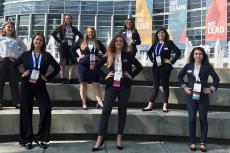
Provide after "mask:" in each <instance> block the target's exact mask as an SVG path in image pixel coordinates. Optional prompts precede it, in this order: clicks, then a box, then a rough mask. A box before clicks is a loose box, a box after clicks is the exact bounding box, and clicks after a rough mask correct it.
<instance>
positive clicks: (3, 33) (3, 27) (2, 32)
mask: <svg viewBox="0 0 230 153" xmlns="http://www.w3.org/2000/svg"><path fill="white" fill-rule="evenodd" d="M7 25H11V26H13V27H14V32H13V33H12V34H11V37H12V38H16V32H15V24H14V22H12V21H5V22H4V23H3V26H2V31H1V35H2V36H6V31H5V30H4V29H5V27H6V26H7Z"/></svg>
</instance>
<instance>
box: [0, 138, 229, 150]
mask: <svg viewBox="0 0 230 153" xmlns="http://www.w3.org/2000/svg"><path fill="white" fill-rule="evenodd" d="M94 143H95V140H81V141H51V142H50V145H49V148H48V149H46V150H42V149H41V148H39V147H38V146H34V148H33V150H32V151H28V150H25V148H24V147H21V146H20V145H18V142H7V143H0V148H1V153H28V152H30V153H31V152H32V153H89V152H91V151H90V150H91V149H92V147H93V146H94ZM198 147H199V146H198ZM207 147H208V152H209V153H229V152H230V146H229V145H226V144H218V143H216V142H215V143H208V146H207ZM121 152H122V153H150V152H152V153H191V151H190V149H189V144H188V141H186V142H174V141H126V140H125V141H124V149H123V150H122V151H121V150H118V149H117V148H116V142H115V141H114V140H112V141H111V140H110V141H107V140H106V141H104V145H103V147H102V149H101V150H100V151H98V153H121ZM198 152H199V151H198Z"/></svg>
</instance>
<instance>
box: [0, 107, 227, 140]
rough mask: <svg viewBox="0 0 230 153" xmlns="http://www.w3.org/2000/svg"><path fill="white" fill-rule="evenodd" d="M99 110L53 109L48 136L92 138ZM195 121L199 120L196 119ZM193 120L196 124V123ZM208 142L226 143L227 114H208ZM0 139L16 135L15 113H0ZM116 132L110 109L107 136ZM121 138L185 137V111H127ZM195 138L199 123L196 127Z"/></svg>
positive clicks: (186, 133)
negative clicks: (68, 135) (141, 135)
mask: <svg viewBox="0 0 230 153" xmlns="http://www.w3.org/2000/svg"><path fill="white" fill-rule="evenodd" d="M100 114H101V110H97V109H90V110H88V111H83V110H82V109H80V108H64V109H63V108H53V111H52V126H51V133H52V134H71V133H72V134H96V133H97V130H98V124H99V119H100ZM38 120H39V114H38V109H37V108H35V109H34V116H33V125H34V131H37V127H38ZM198 120H199V119H198ZM198 120H197V121H198ZM208 121H209V132H208V137H209V138H220V139H230V133H229V125H230V113H229V112H209V114H208ZM0 123H4V124H1V126H0V135H15V134H18V129H19V128H18V125H19V111H18V110H15V109H5V110H2V111H0ZM116 130H117V109H116V108H115V109H113V111H112V115H111V117H110V122H109V126H108V133H110V134H115V133H116ZM124 133H125V134H143V135H153V136H154V135H161V136H188V116H187V111H183V110H170V112H168V113H163V112H162V111H160V110H154V111H151V112H143V111H141V110H139V109H138V110H137V109H128V115H127V122H126V127H125V131H124ZM197 135H198V136H199V135H200V134H199V123H197Z"/></svg>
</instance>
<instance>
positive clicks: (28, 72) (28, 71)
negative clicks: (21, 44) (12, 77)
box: [22, 70, 30, 77]
mask: <svg viewBox="0 0 230 153" xmlns="http://www.w3.org/2000/svg"><path fill="white" fill-rule="evenodd" d="M29 74H30V70H26V71H25V72H24V73H23V74H22V77H26V76H29Z"/></svg>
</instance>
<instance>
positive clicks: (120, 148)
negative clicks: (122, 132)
mask: <svg viewBox="0 0 230 153" xmlns="http://www.w3.org/2000/svg"><path fill="white" fill-rule="evenodd" d="M116 144H117V143H116ZM123 148H124V147H123V146H119V145H118V144H117V149H118V150H123Z"/></svg>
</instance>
